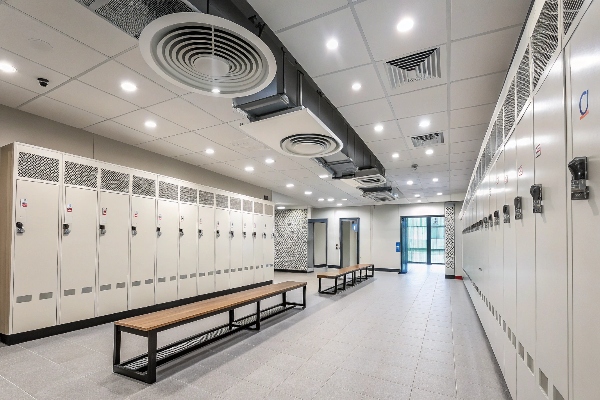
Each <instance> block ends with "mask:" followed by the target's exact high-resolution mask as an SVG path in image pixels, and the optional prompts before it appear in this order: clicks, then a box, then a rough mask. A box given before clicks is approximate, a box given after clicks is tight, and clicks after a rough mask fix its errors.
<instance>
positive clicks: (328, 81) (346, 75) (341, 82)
mask: <svg viewBox="0 0 600 400" xmlns="http://www.w3.org/2000/svg"><path fill="white" fill-rule="evenodd" d="M315 82H316V83H317V85H319V88H320V89H321V90H322V91H323V93H325V96H327V98H328V99H329V100H331V102H332V103H333V104H334V105H335V106H336V107H341V106H346V105H348V104H354V103H361V102H365V101H369V100H375V99H380V98H382V97H384V96H385V93H384V91H383V89H382V88H381V83H380V82H379V78H378V77H377V73H376V72H375V67H374V66H372V65H364V66H362V67H356V68H352V69H348V70H344V71H340V72H335V73H333V74H328V75H325V76H322V77H320V78H316V79H315ZM355 83H359V84H360V85H361V88H360V90H357V91H356V90H354V89H352V85H354V84H355Z"/></svg>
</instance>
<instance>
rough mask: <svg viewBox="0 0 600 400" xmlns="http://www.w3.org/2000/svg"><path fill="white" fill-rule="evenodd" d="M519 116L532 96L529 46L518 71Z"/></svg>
mask: <svg viewBox="0 0 600 400" xmlns="http://www.w3.org/2000/svg"><path fill="white" fill-rule="evenodd" d="M516 84H517V115H521V111H522V110H523V107H524V106H525V103H526V102H527V99H528V98H529V95H530V94H531V74H530V71H529V46H527V48H526V49H525V54H523V58H522V59H521V63H520V64H519V69H518V70H517V78H516Z"/></svg>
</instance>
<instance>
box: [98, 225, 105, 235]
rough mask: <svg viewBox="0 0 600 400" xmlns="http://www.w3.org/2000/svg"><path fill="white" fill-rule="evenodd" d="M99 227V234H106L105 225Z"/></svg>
mask: <svg viewBox="0 0 600 400" xmlns="http://www.w3.org/2000/svg"><path fill="white" fill-rule="evenodd" d="M99 229H100V234H101V235H106V225H100V227H99Z"/></svg>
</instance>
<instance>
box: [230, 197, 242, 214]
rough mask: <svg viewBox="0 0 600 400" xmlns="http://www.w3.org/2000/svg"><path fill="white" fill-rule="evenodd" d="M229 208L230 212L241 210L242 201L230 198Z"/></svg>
mask: <svg viewBox="0 0 600 400" xmlns="http://www.w3.org/2000/svg"><path fill="white" fill-rule="evenodd" d="M229 208H230V209H232V210H238V211H241V210H242V199H238V198H237V197H231V198H230V199H229Z"/></svg>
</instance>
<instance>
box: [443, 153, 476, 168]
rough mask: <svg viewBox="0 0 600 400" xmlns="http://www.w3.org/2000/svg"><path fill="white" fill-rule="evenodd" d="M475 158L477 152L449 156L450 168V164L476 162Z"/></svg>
mask: <svg viewBox="0 0 600 400" xmlns="http://www.w3.org/2000/svg"><path fill="white" fill-rule="evenodd" d="M477 156H479V150H477V151H469V152H466V153H458V154H456V153H453V154H450V166H451V168H452V163H455V162H461V161H475V160H477Z"/></svg>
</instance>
